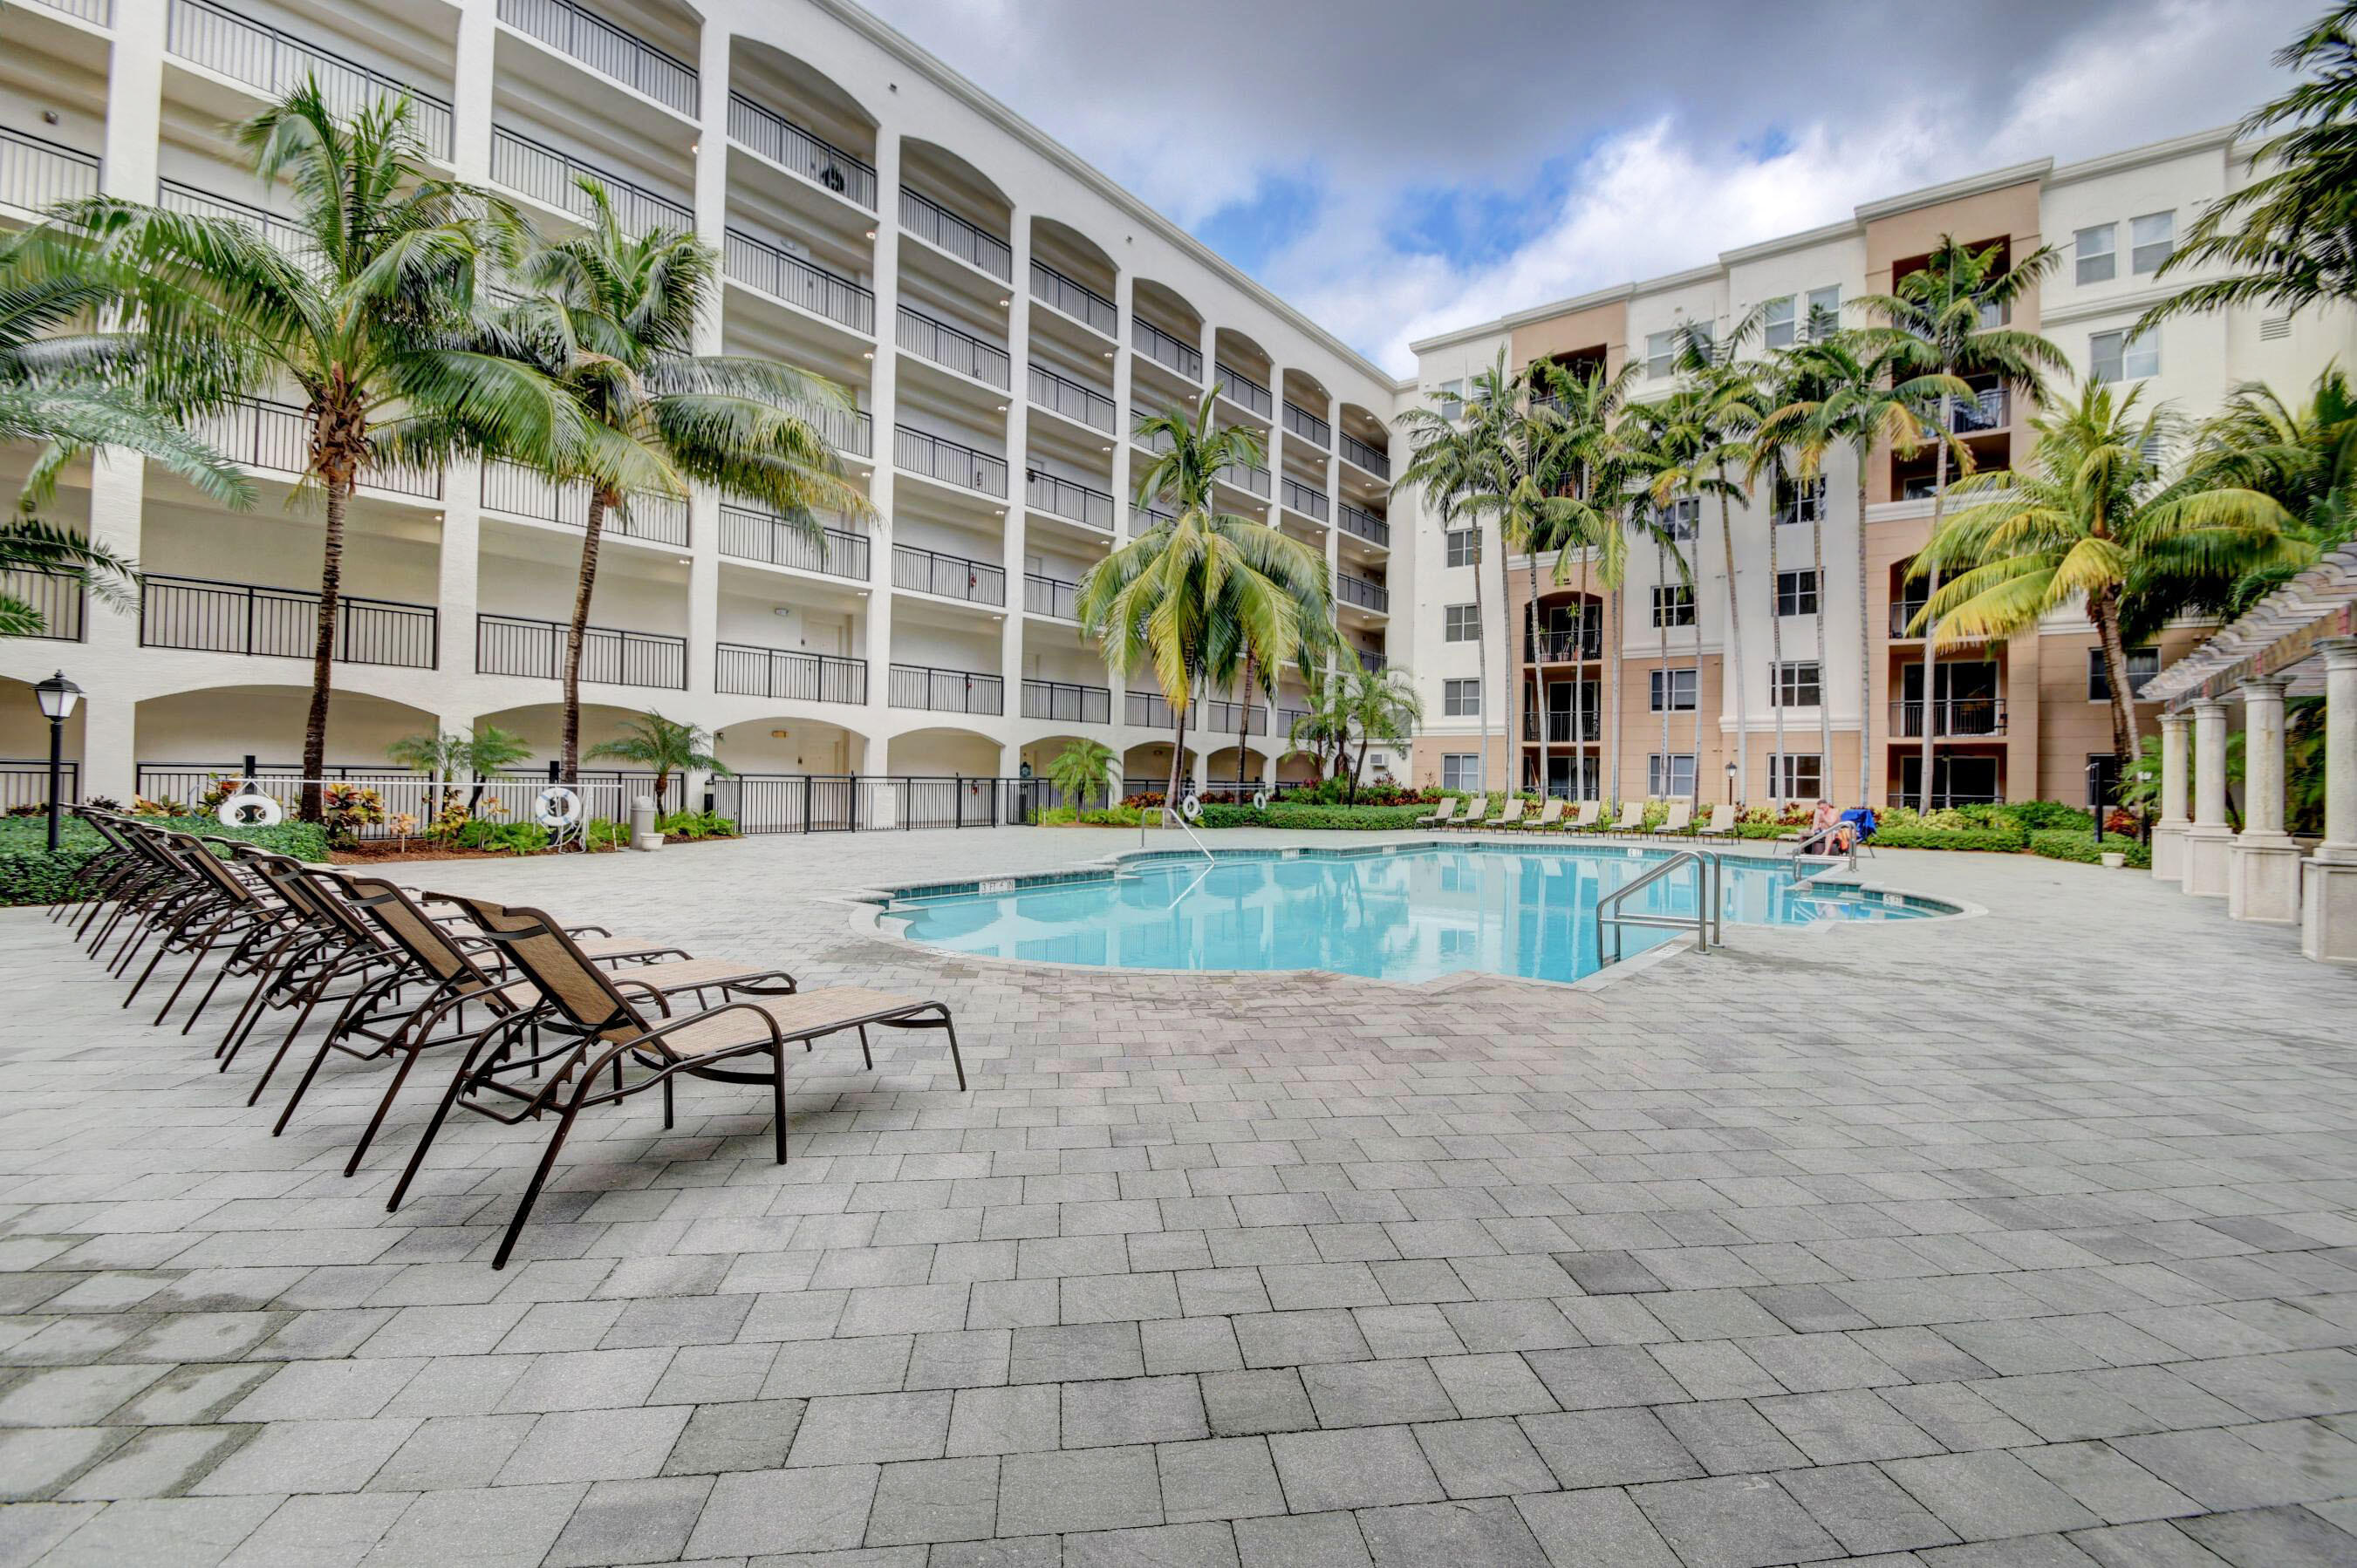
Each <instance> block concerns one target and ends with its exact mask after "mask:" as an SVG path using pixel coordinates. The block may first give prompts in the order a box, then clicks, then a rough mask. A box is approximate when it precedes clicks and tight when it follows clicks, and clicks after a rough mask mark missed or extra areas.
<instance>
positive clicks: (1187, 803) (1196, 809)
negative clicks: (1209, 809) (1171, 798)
mask: <svg viewBox="0 0 2357 1568" xmlns="http://www.w3.org/2000/svg"><path fill="white" fill-rule="evenodd" d="M1202 814H1203V802H1202V800H1201V798H1200V797H1199V796H1198V795H1196V794H1195V793H1194V792H1193V791H1192V790H1189V792H1188V793H1186V794H1184V795H1182V796H1180V797H1179V815H1180V816H1182V817H1184V818H1186V819H1187V820H1188V821H1189V822H1193V821H1194V820H1195V819H1196V818H1198V817H1200V816H1201V815H1202Z"/></svg>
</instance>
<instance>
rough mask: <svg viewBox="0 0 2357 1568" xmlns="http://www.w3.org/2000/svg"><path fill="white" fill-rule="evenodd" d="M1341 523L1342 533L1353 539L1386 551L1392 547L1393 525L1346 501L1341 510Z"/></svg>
mask: <svg viewBox="0 0 2357 1568" xmlns="http://www.w3.org/2000/svg"><path fill="white" fill-rule="evenodd" d="M1341 521H1342V532H1345V533H1347V534H1349V535H1351V537H1352V538H1353V539H1363V540H1365V541H1366V542H1368V543H1370V544H1372V545H1377V546H1379V547H1381V548H1383V549H1385V550H1389V549H1390V548H1391V547H1392V525H1391V524H1390V523H1388V522H1385V521H1383V519H1382V518H1379V517H1377V516H1376V515H1375V514H1374V513H1373V512H1371V511H1361V510H1360V509H1359V508H1357V507H1354V506H1352V505H1351V503H1350V502H1349V501H1344V502H1343V503H1342V508H1341Z"/></svg>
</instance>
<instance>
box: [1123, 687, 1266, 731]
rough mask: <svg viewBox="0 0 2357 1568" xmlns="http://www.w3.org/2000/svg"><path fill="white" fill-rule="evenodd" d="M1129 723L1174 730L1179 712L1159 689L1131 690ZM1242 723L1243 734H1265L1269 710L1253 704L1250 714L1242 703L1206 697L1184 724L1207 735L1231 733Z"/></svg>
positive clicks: (1189, 710)
mask: <svg viewBox="0 0 2357 1568" xmlns="http://www.w3.org/2000/svg"><path fill="white" fill-rule="evenodd" d="M1128 709H1129V722H1130V723H1131V724H1133V725H1136V726H1137V727H1139V728H1141V729H1177V728H1178V727H1179V715H1178V714H1176V713H1175V712H1173V711H1172V709H1171V706H1170V703H1169V702H1168V700H1167V699H1166V698H1164V697H1163V695H1162V694H1161V693H1158V692H1132V693H1129V697H1128ZM1239 726H1243V734H1246V735H1266V734H1267V733H1268V710H1267V709H1266V708H1265V707H1262V706H1260V705H1258V704H1257V703H1255V704H1254V706H1253V708H1252V710H1251V713H1250V714H1249V715H1247V714H1246V713H1245V709H1244V704H1243V703H1230V702H1222V701H1213V700H1211V699H1205V700H1203V701H1200V702H1198V703H1194V704H1193V705H1192V706H1191V707H1189V709H1188V710H1187V727H1188V728H1189V729H1194V730H1202V731H1204V732H1206V733H1209V734H1224V735H1234V734H1236V733H1237V731H1238V728H1239Z"/></svg>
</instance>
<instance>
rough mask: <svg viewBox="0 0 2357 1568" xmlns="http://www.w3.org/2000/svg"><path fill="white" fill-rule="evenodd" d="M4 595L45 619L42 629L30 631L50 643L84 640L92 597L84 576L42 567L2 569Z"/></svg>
mask: <svg viewBox="0 0 2357 1568" xmlns="http://www.w3.org/2000/svg"><path fill="white" fill-rule="evenodd" d="M0 594H5V595H6V596H8V597H9V598H12V599H14V600H16V602H17V603H18V604H20V605H23V606H25V607H27V608H28V609H30V610H31V611H32V612H33V613H34V614H35V615H37V616H38V617H40V618H41V629H40V630H38V631H31V632H26V633H25V634H24V635H25V636H27V637H38V638H40V639H44V640H45V641H49V642H80V641H81V633H82V620H83V614H84V610H85V607H86V606H87V603H88V601H89V598H90V593H89V590H88V588H87V587H86V586H85V585H83V583H82V580H81V578H80V577H76V576H71V575H68V574H66V573H63V572H44V571H38V570H33V571H24V572H0Z"/></svg>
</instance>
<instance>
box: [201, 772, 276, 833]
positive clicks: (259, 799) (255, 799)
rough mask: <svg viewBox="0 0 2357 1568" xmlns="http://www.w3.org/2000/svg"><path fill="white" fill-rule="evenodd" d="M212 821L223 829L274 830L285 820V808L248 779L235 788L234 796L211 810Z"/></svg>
mask: <svg viewBox="0 0 2357 1568" xmlns="http://www.w3.org/2000/svg"><path fill="white" fill-rule="evenodd" d="M213 820H214V821H215V822H219V823H221V826H223V827H225V828H274V827H276V826H277V825H278V824H279V823H281V822H285V820H286V808H285V807H284V806H282V805H280V804H279V803H278V801H277V800H276V799H275V798H274V797H272V796H269V795H265V794H264V793H263V792H262V791H261V790H260V789H257V788H256V787H255V786H254V782H253V779H247V780H246V781H245V782H244V783H242V784H241V785H239V786H238V787H237V793H236V794H234V795H231V797H230V798H229V799H228V800H223V801H222V802H221V804H220V805H218V806H215V807H214V808H213Z"/></svg>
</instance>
